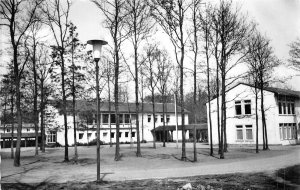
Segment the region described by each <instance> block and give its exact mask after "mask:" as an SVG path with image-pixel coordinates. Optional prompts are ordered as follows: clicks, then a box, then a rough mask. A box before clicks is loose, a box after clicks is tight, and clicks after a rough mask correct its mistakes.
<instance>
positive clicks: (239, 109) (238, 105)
mask: <svg viewBox="0 0 300 190" xmlns="http://www.w3.org/2000/svg"><path fill="white" fill-rule="evenodd" d="M235 115H242V104H241V101H235Z"/></svg>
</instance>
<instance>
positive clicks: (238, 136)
mask: <svg viewBox="0 0 300 190" xmlns="http://www.w3.org/2000/svg"><path fill="white" fill-rule="evenodd" d="M236 139H237V140H243V139H244V138H243V126H242V125H237V126H236Z"/></svg>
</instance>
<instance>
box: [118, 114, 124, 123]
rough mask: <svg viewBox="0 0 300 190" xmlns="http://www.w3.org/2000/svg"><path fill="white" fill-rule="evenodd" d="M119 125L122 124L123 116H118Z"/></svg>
mask: <svg viewBox="0 0 300 190" xmlns="http://www.w3.org/2000/svg"><path fill="white" fill-rule="evenodd" d="M119 123H124V121H123V114H119Z"/></svg>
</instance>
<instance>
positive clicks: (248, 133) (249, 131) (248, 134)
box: [246, 125, 253, 140]
mask: <svg viewBox="0 0 300 190" xmlns="http://www.w3.org/2000/svg"><path fill="white" fill-rule="evenodd" d="M246 139H247V140H253V134H252V125H246Z"/></svg>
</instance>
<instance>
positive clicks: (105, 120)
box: [103, 114, 109, 123]
mask: <svg viewBox="0 0 300 190" xmlns="http://www.w3.org/2000/svg"><path fill="white" fill-rule="evenodd" d="M108 119H109V114H103V123H108Z"/></svg>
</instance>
